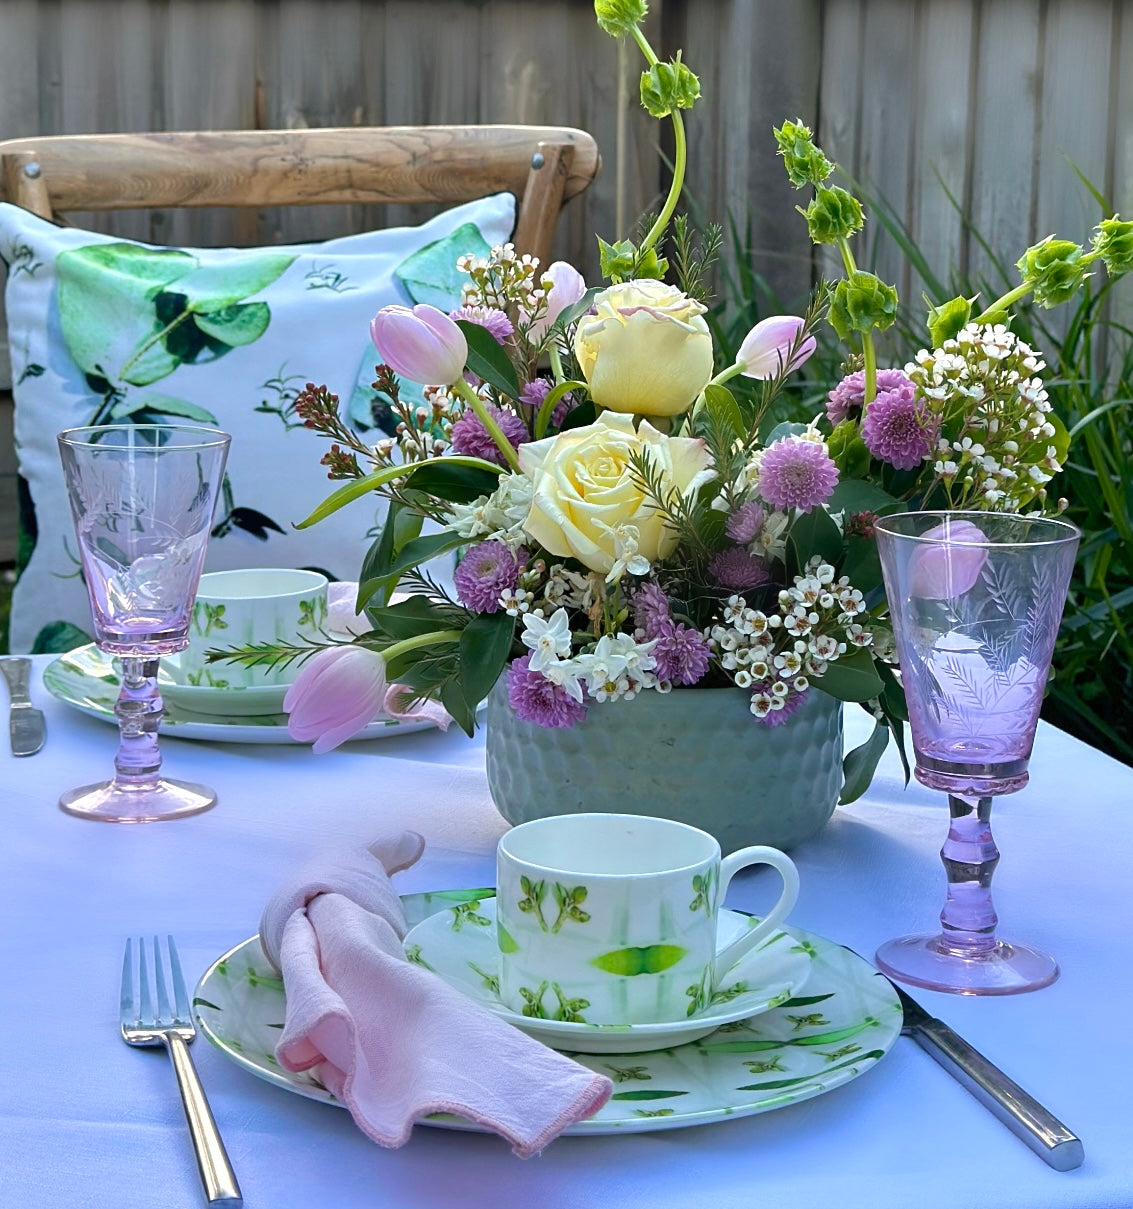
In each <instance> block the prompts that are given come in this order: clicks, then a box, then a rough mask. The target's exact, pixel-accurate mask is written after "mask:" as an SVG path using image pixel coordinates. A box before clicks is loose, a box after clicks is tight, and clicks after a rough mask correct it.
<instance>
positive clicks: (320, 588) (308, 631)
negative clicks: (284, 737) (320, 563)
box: [163, 567, 327, 690]
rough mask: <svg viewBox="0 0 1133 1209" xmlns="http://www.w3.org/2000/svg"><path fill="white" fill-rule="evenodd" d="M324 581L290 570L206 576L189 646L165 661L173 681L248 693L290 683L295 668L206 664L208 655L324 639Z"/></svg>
mask: <svg viewBox="0 0 1133 1209" xmlns="http://www.w3.org/2000/svg"><path fill="white" fill-rule="evenodd" d="M326 621H327V578H326V576H325V575H320V574H319V572H317V571H302V570H297V569H294V568H291V567H255V568H248V569H242V570H235V571H210V572H209V573H208V574H207V575H202V576H201V581H200V585H199V586H198V588H197V598H196V601H195V603H194V605H193V615H192V618H191V620H190V622H189V646H188V648H187V649H186V650H184V651H182V652H181V653H180V655H178V656H176V657H174V658H172V659H170V660H168V661H165V660H163V662H167V663H168V665H169V666H168V671H169V673H170V675H171V676H172V677H173V679H174V680H175V681H176V682H177V683H179V684H184V685H191V686H193V687H202V688H204V687H208V688H226V689H234V690H239V689H246V688H259V687H262V686H265V685H282V684H289V683H290V682H291V681H292V680H294V679H295V675H296V671H297V668H298V665H297V664H296V663H289V664H286V665H285V666H278V665H277V666H276V667H274V668H273V667H269V666H267V665H259V666H254V667H245V666H243V665H241V664H238V663H232V662H228V661H224V662H220V663H209V662H208V661H207V660H206V658H205V655H206V652H208V651H214V650H222V649H225V648H228V647H238V646H239V647H244V646H252V645H253V644H257V643H306V642H312V641H315V642H317V641H319V640H320V639H325V635H324V633H323V631H324V630H325V629H326Z"/></svg>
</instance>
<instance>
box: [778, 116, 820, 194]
mask: <svg viewBox="0 0 1133 1209" xmlns="http://www.w3.org/2000/svg"><path fill="white" fill-rule="evenodd" d="M774 134H775V141H776V142H777V143H778V144H779V154H780V155H781V156H782V157H783V163H784V165H785V166H786V169H787V177H788V179H789V180H790V182H791V184H792V185H794V186H795V188H796V189H801V188H802V187H803V186H804V185H821V184H822V182H823V181H824V180H825V179H826V178H827V177H828V176H829V175H830V173H831V172H833V171H834V165H833V164H832V163H831V162H830V161H829V160H828V159H827V158H826V156H825V155H823V154H822V151H821V150H820V149H819V148H818V147H816V146H815V144H814V142H813V141H812V139H811V136H810V127H809V126H804V125H803V124H802V122H801V121H799V122H784V123H783V125H782V126H780V127H779V129H778V130H776V131H774Z"/></svg>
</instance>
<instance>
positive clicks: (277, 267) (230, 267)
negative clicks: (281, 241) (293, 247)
mask: <svg viewBox="0 0 1133 1209" xmlns="http://www.w3.org/2000/svg"><path fill="white" fill-rule="evenodd" d="M294 260H295V253H293V252H290V253H288V252H251V251H249V252H241V253H240V254H239V255H237V256H233V257H232V258H231V259H226V260H223V261H219V262H217V263H215V264H205V265H199V266H198V267H197V268H195V269H194V270H193V271H192V272H191V273H189V274H188V275H187V276H185V277H182V278H181V279H180V280H179V281H178V283H177V292H178V293H179V294H184V296H185V299H186V301H187V304H188V308H189V310H190V311H193V312H195V313H197V314H202V313H211V312H216V311H223V310H226V309H227V308H229V307H232V306H235V304H236V303H238V302H241V301H242V300H243V299H245V298H250V297H251V296H252V295H253V294H258V293H259V292H260V291H261V290H264V289H266V288H267V287H268V286H269V285H271V284H272V282H273V281H277V280H278V279H279V278H280V277H282V276H283V274H284V273H285V272H286V271H287V270H288V269H289V268H290V267H291V264H292V262H293V261H294Z"/></svg>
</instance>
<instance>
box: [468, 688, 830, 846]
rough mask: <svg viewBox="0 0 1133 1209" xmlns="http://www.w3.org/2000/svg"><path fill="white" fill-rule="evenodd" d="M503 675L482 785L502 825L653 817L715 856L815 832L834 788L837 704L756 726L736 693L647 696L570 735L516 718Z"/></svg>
mask: <svg viewBox="0 0 1133 1209" xmlns="http://www.w3.org/2000/svg"><path fill="white" fill-rule="evenodd" d="M506 680H507V678H506V676H501V677H500V679H499V680H498V681H497V682H496V685H495V687H494V689H493V690H492V693H491V695H490V696H489V698H488V729H487V752H488V785H489V788H490V789H491V792H492V799H493V801H494V802H495V804H496V808H497V809H498V810H499V812H500V814H502V815H503V816H504V818H505V819H507V820H508V822H509V823H522V822H525V821H527V820H528V819H536V818H543V817H545V816H547V815H552V814H568V813H572V812H579V811H595V810H597V811H614V812H621V813H626V814H652V815H658V816H659V817H661V818H669V819H677V820H679V821H680V822H683V823H691V824H693V825H694V826H696V827H700V828H701V829H703V830H704V831H708V832H710V833H711V834H712V835H714V836H715V837H716V838H717V840H719V842H720V846H721V848H722V849H723V850H724V852H731V851H733V850H734V849H736V848H741V847H743V846H744V845H746V844H770V845H772V846H773V847H775V848H790V847H792V846H793V845H795V844H798V843H801V842H802V841H803V840H805V839H809V838H810V837H811V836H812V835H815V834H816V833H817V832H818V831H819V830H821V828H822V827H823V825H824V824H825V823H826V821H827V820H828V819H829V818H830V816H831V814H832V813H833V812H834V807H835V806H836V805H837V803H838V794H839V793H840V792H841V789H842V703H841V702H840V701H836V700H834V698H832V697H830V696H828V695H827V694H826V693H821V692H818V691H814V692H810V693H808V694H807V699H806V702H805V703H804V705H803V707H802V708H801V709H799V711H798V712H797V713H796V714H795V715H794V717H792V718H791V719H790V720H789V721H788V722H786V723H784V724H783V725H782V726H772V727H769V726H764V725H763V724H761V723H760V722H758V721H757V720H756V719H755V718H753V717H752V715H751V713H750V711H749V709H748V694H747V693H744V692H743V691H741V690H739V689H734V688H712V689H684V690H677V691H675V692H671V693H655V692H645V693H642V694H641V695H640V696H639V697H637V698H635V699H634V700H633V701H616V702H608V703H606V704H601V705H594V706H592V707H591V708H590V710H589V712H588V714H587V717H586V719H585V721H583V722H581V723H579V724H578V725H577V726H573V727H570V728H569V729H563V730H556V729H546V728H543V727H540V726H536V725H534V723H531V722H523V721H521V720H520V719H519V718H517V717H516V715H515V713H514V712H513V710H512V709H511V707H510V706H509V705H508V703H507V687H506Z"/></svg>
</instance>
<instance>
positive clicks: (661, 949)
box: [496, 813, 799, 1026]
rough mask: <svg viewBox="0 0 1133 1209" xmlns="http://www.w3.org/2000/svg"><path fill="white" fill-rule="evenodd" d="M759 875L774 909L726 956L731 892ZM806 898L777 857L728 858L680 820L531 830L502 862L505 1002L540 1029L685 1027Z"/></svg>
mask: <svg viewBox="0 0 1133 1209" xmlns="http://www.w3.org/2000/svg"><path fill="white" fill-rule="evenodd" d="M759 864H765V865H771V866H773V867H774V868H775V869H776V870H777V871H778V873H779V875H780V877H781V878H782V881H783V889H782V892H781V894H780V895H779V899H778V901H777V902H776V904H775V906H774V907H773V908H772V909H771V911H770V912H768V914H767V915H766V916H765V917H764V918H763V919H762V920H761V922H760V923H759V924H758V925H756V926H754V927H752V928H751V929H749V930H748V931H747V932H746V933H745V934H744V935H743V936H741V937H739V938H738V939H737V940H734V941H732V942H731V943H730V944H727V945H720V944H719V943H718V936H717V929H718V922H719V911H720V907H721V905H722V903H723V900H724V893H725V891H726V889H727V886H728V883H729V882H730V881H731V879H732V877H733V876H734V875H735V874H736V873H737V872H738V871H739V870H740V869H743V868H745V867H747V866H749V865H759ZM798 889H799V879H798V872H797V871H796V869H795V865H794V863H793V862H792V861H791V858H790V857H788V856H787V855H786V854H785V853H782V852H780V851H779V850H778V849H777V848H767V847H752V848H741V849H740V850H739V851H738V852H733V853H731V854H730V855H729V856H726V857H723V858H721V854H720V845H719V844H718V843H717V842H716V840H715V839H713V837H712V836H710V835H709V834H708V833H707V832H704V831H701V830H700V829H699V828H696V827H690V826H689V825H688V824H686V823H678V822H675V821H673V820H671V819H660V818H653V817H650V816H644V815H633V814H590V813H583V814H572V815H554V816H551V817H550V818H543V819H533V820H532V821H530V822H527V823H522V824H520V825H519V826H518V827H515V828H513V829H512V830H511V831H509V832H507V833H506V834H505V835H504V836H503V837H502V839H501V840H500V842H499V847H498V850H497V890H496V895H497V898H496V920H497V942H498V947H499V952H500V998H501V999H502V1001H503V1002H504V1003H505V1004H506V1005H507V1006H508V1007H510V1008H511V1009H512V1010H513V1011H516V1012H520V1013H522V1014H523V1015H525V1016H531V1017H538V1018H542V1019H553V1020H574V1021H584V1022H586V1023H588V1024H604V1025H619V1026H626V1025H634V1024H653V1023H662V1022H668V1021H675V1020H681V1019H685V1018H686V1017H688V1016H692V1015H694V1014H695V1013H696V1012H698V1011H700V1010H701V1009H703V1008H705V1007H707V1006H708V1005H709V1004H710V1003H711V1002H712V996H713V995H714V994H715V993H716V992H717V991H718V990H720V989H721V988H722V987H724V986H725V985H726V978H727V972H728V970H729V969H730V968H731V967H732V966H733V965H735V963H736V962H738V961H739V960H740V958H742V957H743V956H745V955H746V954H748V953H750V952H751V951H752V949H754V948H755V947H756V946H757V945H759V944H761V943H763V942H764V941H766V940H767V939H768V937H769V936H770V935H771V934H772V933H773V932H774V931H775V930H776V929H777V928H778V927H779V926H780V924H781V923H782V922H783V920H784V919H785V918H786V916H787V914H788V912H789V911H790V910H791V908H792V907H793V906H794V904H795V900H796V898H797V897H798Z"/></svg>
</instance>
